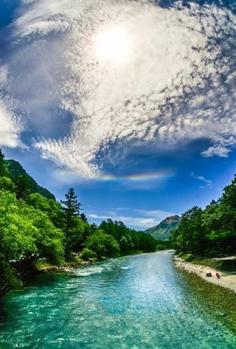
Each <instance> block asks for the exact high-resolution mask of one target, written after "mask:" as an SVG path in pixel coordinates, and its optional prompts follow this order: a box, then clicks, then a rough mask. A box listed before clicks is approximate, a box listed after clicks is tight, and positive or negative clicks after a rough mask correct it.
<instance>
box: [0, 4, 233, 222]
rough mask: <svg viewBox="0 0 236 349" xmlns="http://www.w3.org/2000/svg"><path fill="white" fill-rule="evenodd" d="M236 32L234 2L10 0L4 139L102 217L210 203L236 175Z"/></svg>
mask: <svg viewBox="0 0 236 349" xmlns="http://www.w3.org/2000/svg"><path fill="white" fill-rule="evenodd" d="M82 18H83V21H82V20H81V19H82ZM235 34H236V12H235V8H234V3H233V2H225V3H224V4H222V3H220V2H214V1H211V2H206V1H205V2H192V3H189V2H188V3H187V5H186V3H185V2H182V3H181V2H178V3H177V2H174V1H168V2H163V1H162V2H154V1H149V0H145V1H135V2H133V1H128V0H126V1H125V0H120V1H113V0H93V1H90V0H87V1H86V2H84V4H83V5H81V4H80V6H78V2H77V1H75V0H73V1H71V2H70V5H68V2H67V1H66V0H62V1H59V0H52V1H49V0H38V1H36V0H35V1H34V0H27V1H26V0H25V1H23V0H22V1H11V2H9V1H6V0H0V146H1V147H2V148H3V150H4V152H5V154H6V157H7V158H14V159H17V160H19V161H20V162H21V163H22V164H23V166H24V167H25V169H26V170H27V171H28V172H29V173H30V174H31V175H32V176H33V177H34V178H35V179H36V180H37V181H38V182H39V183H40V184H41V185H43V186H45V187H47V188H49V190H51V191H52V192H53V193H54V194H55V195H56V197H57V198H58V199H61V198H62V197H63V195H64V193H65V192H66V191H67V189H68V187H70V186H73V187H75V189H76V191H77V193H78V196H79V198H80V200H81V202H82V205H83V209H84V211H85V212H86V213H87V215H88V217H89V219H90V221H91V222H92V221H94V222H96V223H98V222H99V221H101V220H102V219H104V218H106V217H111V218H114V219H121V220H123V221H124V222H125V223H126V224H128V225H129V226H132V227H136V228H139V229H145V228H147V227H150V226H152V225H155V224H157V223H158V222H159V221H160V220H162V219H163V218H165V217H166V216H168V215H171V214H176V213H177V214H181V213H183V212H184V211H186V210H187V209H188V208H190V207H192V206H194V205H199V206H204V205H206V204H207V203H209V202H210V201H211V200H212V199H215V198H217V197H219V195H220V193H221V191H222V188H223V187H224V186H225V185H227V184H228V183H229V182H230V180H231V179H232V177H233V175H234V173H235V163H236V151H235V144H236V116H235V115H236V114H235V113H236V107H235V106H236V93H235V92H236V75H235V71H236V62H235V54H236V47H235V44H234V41H235V40H234V38H235Z"/></svg>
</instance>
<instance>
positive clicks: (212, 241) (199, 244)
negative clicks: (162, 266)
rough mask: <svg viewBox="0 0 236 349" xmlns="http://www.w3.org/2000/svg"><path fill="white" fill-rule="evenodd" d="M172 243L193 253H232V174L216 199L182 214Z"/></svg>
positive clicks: (235, 196)
mask: <svg viewBox="0 0 236 349" xmlns="http://www.w3.org/2000/svg"><path fill="white" fill-rule="evenodd" d="M172 242H173V245H174V247H175V248H176V249H177V251H178V252H182V253H189V254H192V255H196V256H209V257H215V256H227V255H231V254H235V253H236V177H235V178H234V179H233V181H232V183H231V184H230V185H228V186H227V187H226V188H224V190H223V194H222V196H221V197H220V198H219V199H218V200H217V201H212V202H211V203H210V204H209V205H208V206H207V207H206V208H205V209H201V208H199V207H193V208H192V209H191V210H189V211H187V212H185V213H184V214H183V216H182V219H181V221H180V224H179V226H178V228H177V229H176V230H175V231H174V232H173V235H172Z"/></svg>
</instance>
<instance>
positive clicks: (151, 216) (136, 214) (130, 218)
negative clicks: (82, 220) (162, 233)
mask: <svg viewBox="0 0 236 349" xmlns="http://www.w3.org/2000/svg"><path fill="white" fill-rule="evenodd" d="M126 211H128V212H129V215H126V214H125V212H126ZM121 212H123V213H122V214H121ZM172 215H174V213H172V212H168V211H162V210H142V209H134V210H130V208H129V209H126V208H122V209H119V208H118V209H115V210H114V211H110V212H106V213H105V214H104V213H94V212H90V213H88V214H87V216H88V218H89V219H90V220H91V221H93V220H95V221H96V222H98V223H100V222H101V221H103V220H106V219H108V218H111V219H112V220H116V221H122V222H123V223H125V224H126V225H127V226H130V227H134V228H136V229H140V230H145V229H148V228H150V227H153V226H155V225H157V224H159V223H160V222H161V221H162V220H163V219H165V218H166V217H169V216H172Z"/></svg>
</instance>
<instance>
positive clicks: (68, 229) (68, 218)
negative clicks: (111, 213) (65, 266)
mask: <svg viewBox="0 0 236 349" xmlns="http://www.w3.org/2000/svg"><path fill="white" fill-rule="evenodd" d="M61 204H62V213H63V223H64V232H65V239H66V257H67V258H68V257H69V256H70V254H71V252H72V251H71V249H72V246H73V245H74V243H72V241H73V240H74V239H75V235H78V234H81V231H80V229H78V224H79V223H80V222H81V219H78V218H79V216H80V207H81V204H80V202H79V201H78V199H77V195H76V194H75V191H74V189H73V188H70V189H69V190H68V193H67V194H66V195H65V200H64V201H61ZM76 228H77V229H76ZM78 238H79V237H78Z"/></svg>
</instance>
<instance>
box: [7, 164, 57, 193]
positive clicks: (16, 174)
mask: <svg viewBox="0 0 236 349" xmlns="http://www.w3.org/2000/svg"><path fill="white" fill-rule="evenodd" d="M4 167H5V169H6V171H7V172H8V174H9V176H10V177H11V178H12V180H13V182H16V181H17V180H18V179H19V178H22V177H24V178H25V180H26V181H27V186H28V187H29V189H30V192H31V193H39V194H41V195H42V196H44V197H45V198H47V199H55V197H54V195H53V194H51V193H50V191H49V190H47V189H45V188H43V187H41V186H40V185H39V184H38V183H37V182H36V181H35V180H34V179H33V178H32V177H31V176H30V175H29V174H28V173H27V172H26V171H25V169H24V168H23V167H22V166H21V164H20V163H19V162H18V161H15V160H4Z"/></svg>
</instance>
